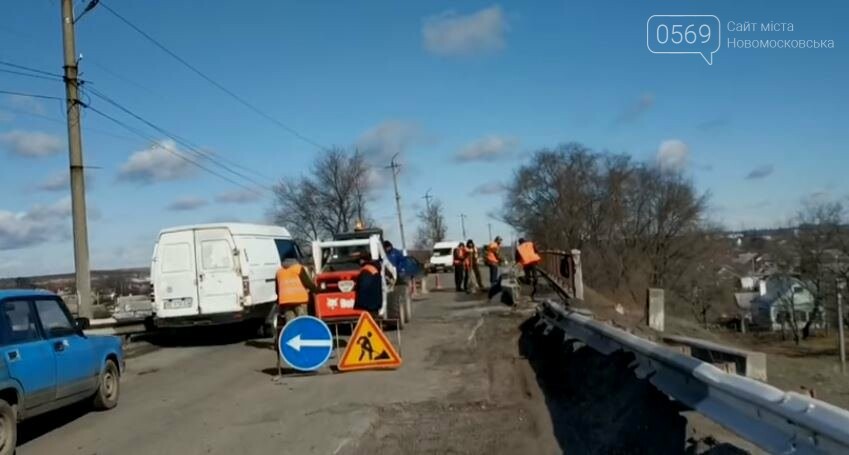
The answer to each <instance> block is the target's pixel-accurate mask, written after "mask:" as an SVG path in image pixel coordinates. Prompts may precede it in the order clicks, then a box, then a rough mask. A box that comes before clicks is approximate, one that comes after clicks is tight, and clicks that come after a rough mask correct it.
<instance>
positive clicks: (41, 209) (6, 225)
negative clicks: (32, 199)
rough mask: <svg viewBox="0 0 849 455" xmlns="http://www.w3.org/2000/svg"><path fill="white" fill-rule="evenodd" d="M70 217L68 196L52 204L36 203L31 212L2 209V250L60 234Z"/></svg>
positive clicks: (0, 242)
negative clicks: (14, 211)
mask: <svg viewBox="0 0 849 455" xmlns="http://www.w3.org/2000/svg"><path fill="white" fill-rule="evenodd" d="M70 216H71V199H70V198H69V197H66V198H62V199H60V200H58V201H56V202H54V203H52V204H38V205H35V206H33V208H32V209H30V210H29V211H28V212H20V213H13V212H9V211H5V210H0V250H14V249H19V248H25V247H28V246H31V245H34V244H36V243H39V242H44V241H47V240H51V239H54V238H57V237H60V236H61V235H62V233H63V232H64V231H67V228H68V226H67V224H66V223H65V221H66V220H67V219H68V218H69V217H70Z"/></svg>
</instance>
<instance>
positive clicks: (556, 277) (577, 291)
mask: <svg viewBox="0 0 849 455" xmlns="http://www.w3.org/2000/svg"><path fill="white" fill-rule="evenodd" d="M539 254H540V257H541V258H542V262H541V263H540V265H539V270H540V271H541V272H542V273H543V274H544V275H545V277H546V278H547V279H549V280H551V281H552V282H554V283H556V284H557V286H556V287H557V288H558V290H559V291H560V292H562V293H564V294H565V297H567V298H568V299H576V300H583V299H584V278H583V271H582V270H581V250H570V251H565V250H542V251H540V252H539Z"/></svg>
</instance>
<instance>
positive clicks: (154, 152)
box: [118, 139, 194, 185]
mask: <svg viewBox="0 0 849 455" xmlns="http://www.w3.org/2000/svg"><path fill="white" fill-rule="evenodd" d="M177 153H180V150H179V148H178V147H177V144H176V143H175V142H174V141H173V140H170V139H166V140H162V141H160V142H159V143H158V144H156V145H155V146H153V147H151V148H148V149H146V150H142V151H139V152H135V153H133V154H132V155H130V158H129V159H128V160H127V162H126V163H124V164H122V165H121V168H120V169H119V171H118V179H119V180H124V181H128V182H137V183H139V184H143V185H145V184H151V183H154V182H164V181H170V180H180V179H183V178H186V177H189V176H191V175H192V174H193V173H194V172H193V171H194V168H193V167H192V164H191V163H189V162H188V161H186V160H184V159H182V158H180V157H179V156H177Z"/></svg>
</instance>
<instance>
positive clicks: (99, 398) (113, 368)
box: [94, 360, 121, 410]
mask: <svg viewBox="0 0 849 455" xmlns="http://www.w3.org/2000/svg"><path fill="white" fill-rule="evenodd" d="M120 390H121V378H120V373H119V371H118V365H116V364H115V362H114V361H112V360H107V361H106V366H104V367H103V371H102V372H101V373H100V385H99V386H98V387H97V393H95V394H94V408H95V409H98V410H106V409H112V408H114V407H115V406H117V405H118V395H119V393H120Z"/></svg>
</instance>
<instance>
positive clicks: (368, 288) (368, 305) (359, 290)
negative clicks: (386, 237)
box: [354, 257, 383, 313]
mask: <svg viewBox="0 0 849 455" xmlns="http://www.w3.org/2000/svg"><path fill="white" fill-rule="evenodd" d="M354 289H355V291H356V299H355V300H354V308H356V309H358V310H366V311H368V312H370V313H376V312H378V311H380V307H381V306H382V304H383V277H382V276H381V275H380V265H379V264H377V263H375V262H372V261H369V260H368V259H366V258H365V257H361V258H360V274H359V275H357V283H356V287H355V288H354Z"/></svg>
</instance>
